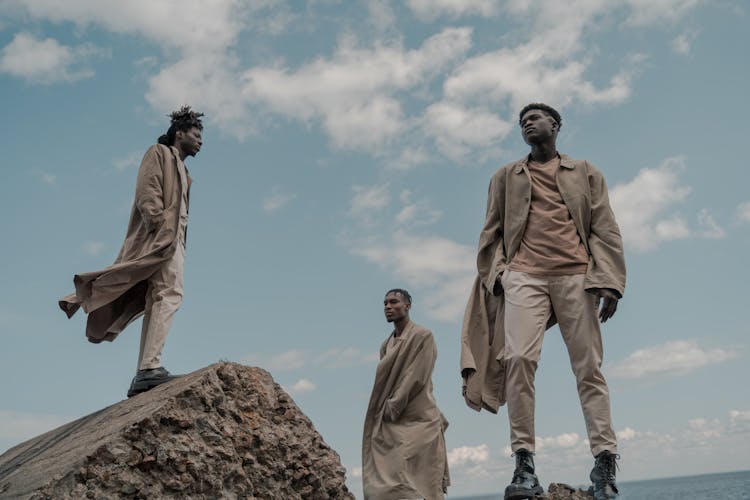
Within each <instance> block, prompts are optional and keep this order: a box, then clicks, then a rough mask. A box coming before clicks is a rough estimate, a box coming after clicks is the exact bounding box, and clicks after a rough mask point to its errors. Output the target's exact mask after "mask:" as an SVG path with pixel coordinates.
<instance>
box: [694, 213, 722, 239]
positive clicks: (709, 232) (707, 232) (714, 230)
mask: <svg viewBox="0 0 750 500" xmlns="http://www.w3.org/2000/svg"><path fill="white" fill-rule="evenodd" d="M698 226H699V227H700V228H701V229H700V230H699V231H698V232H697V233H696V235H697V236H700V237H701V238H713V239H719V238H723V237H724V236H726V234H727V233H726V231H725V230H724V228H722V227H721V226H719V224H717V222H716V220H714V218H713V216H712V215H711V214H710V212H709V211H708V209H706V208H703V209H701V211H700V212H698Z"/></svg>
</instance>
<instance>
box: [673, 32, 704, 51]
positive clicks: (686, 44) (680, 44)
mask: <svg viewBox="0 0 750 500" xmlns="http://www.w3.org/2000/svg"><path fill="white" fill-rule="evenodd" d="M697 36H698V33H697V32H696V31H686V32H685V33H680V34H679V35H677V36H676V37H675V38H673V39H672V50H674V51H675V52H676V53H678V54H681V55H683V56H686V55H688V54H690V49H691V47H692V45H693V42H694V41H695V39H696V37H697Z"/></svg>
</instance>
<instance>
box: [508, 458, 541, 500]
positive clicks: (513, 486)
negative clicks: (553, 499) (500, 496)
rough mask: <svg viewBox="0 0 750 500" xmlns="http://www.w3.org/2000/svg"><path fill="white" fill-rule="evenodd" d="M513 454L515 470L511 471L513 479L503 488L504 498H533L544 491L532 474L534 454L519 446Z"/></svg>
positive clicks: (510, 499)
mask: <svg viewBox="0 0 750 500" xmlns="http://www.w3.org/2000/svg"><path fill="white" fill-rule="evenodd" d="M515 456H516V470H515V471H514V472H513V480H512V481H511V482H510V484H509V485H508V486H507V488H505V500H520V499H522V498H535V497H536V496H538V495H541V494H542V493H544V488H542V487H541V485H540V484H539V479H538V478H537V477H536V474H534V454H533V453H531V452H530V451H527V450H525V449H523V448H521V449H520V450H518V451H517V452H516V453H515Z"/></svg>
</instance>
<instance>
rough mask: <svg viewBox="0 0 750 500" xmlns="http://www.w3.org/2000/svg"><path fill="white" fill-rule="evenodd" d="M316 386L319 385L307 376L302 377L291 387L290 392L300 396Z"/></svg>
mask: <svg viewBox="0 0 750 500" xmlns="http://www.w3.org/2000/svg"><path fill="white" fill-rule="evenodd" d="M316 388H317V386H316V385H315V384H313V383H312V382H310V381H309V380H307V379H306V378H301V379H299V380H298V381H296V382H295V383H294V385H293V386H292V387H291V389H290V390H289V391H288V392H289V393H290V394H292V395H293V396H299V395H301V394H305V393H308V392H312V391H314V390H315V389H316Z"/></svg>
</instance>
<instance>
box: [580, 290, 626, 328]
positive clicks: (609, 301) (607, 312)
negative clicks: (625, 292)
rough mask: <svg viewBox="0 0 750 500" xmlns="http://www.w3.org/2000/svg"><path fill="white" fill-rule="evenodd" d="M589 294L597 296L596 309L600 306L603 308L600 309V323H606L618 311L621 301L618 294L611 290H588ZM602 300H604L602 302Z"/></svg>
mask: <svg viewBox="0 0 750 500" xmlns="http://www.w3.org/2000/svg"><path fill="white" fill-rule="evenodd" d="M587 291H588V292H589V293H593V294H594V295H596V307H597V308H598V307H599V304H601V305H602V308H601V309H599V321H601V322H602V323H605V322H606V321H607V320H608V319H609V318H611V317H612V316H614V315H615V312H616V311H617V301H618V300H620V297H619V296H618V294H617V292H615V291H614V290H612V289H611V288H590V289H588V290H587ZM602 299H604V300H603V301H602Z"/></svg>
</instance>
